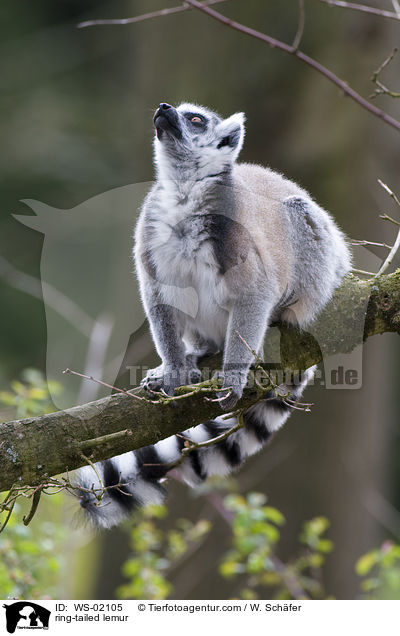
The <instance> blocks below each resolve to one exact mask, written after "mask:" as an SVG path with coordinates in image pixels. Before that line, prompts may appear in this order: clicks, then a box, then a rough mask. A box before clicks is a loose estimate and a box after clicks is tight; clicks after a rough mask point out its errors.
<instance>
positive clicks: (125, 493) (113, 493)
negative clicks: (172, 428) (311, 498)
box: [78, 367, 315, 528]
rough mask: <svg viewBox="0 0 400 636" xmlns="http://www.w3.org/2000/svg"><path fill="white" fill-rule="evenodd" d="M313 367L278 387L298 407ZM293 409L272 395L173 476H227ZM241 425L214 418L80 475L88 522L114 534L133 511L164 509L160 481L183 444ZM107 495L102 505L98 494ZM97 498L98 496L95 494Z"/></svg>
mask: <svg viewBox="0 0 400 636" xmlns="http://www.w3.org/2000/svg"><path fill="white" fill-rule="evenodd" d="M314 371H315V367H311V368H310V369H307V370H306V371H305V372H304V373H303V374H302V375H301V376H299V378H298V379H297V381H296V382H293V383H290V384H289V383H287V384H282V385H280V386H279V393H280V394H281V395H287V394H290V400H291V401H294V402H296V401H298V400H299V399H300V397H301V395H302V393H303V390H304V388H305V387H306V385H307V384H308V382H309V381H310V380H311V378H312V377H313V376H314ZM291 412H292V406H290V405H289V404H288V403H287V402H286V401H285V400H283V399H282V398H278V397H276V395H275V393H273V392H271V393H270V397H267V398H266V399H263V400H260V401H259V402H257V404H255V405H254V406H251V407H250V408H249V409H247V410H246V411H245V412H244V414H243V421H244V427H243V428H240V429H239V430H237V431H236V432H234V433H232V434H231V435H230V436H229V437H227V438H225V439H223V440H221V441H219V442H216V443H215V444H214V445H211V446H209V447H203V448H197V449H194V450H192V451H191V452H189V453H188V454H187V455H186V456H185V457H184V459H183V461H181V462H180V463H179V464H178V465H177V466H176V467H175V468H174V470H175V471H176V472H178V473H179V476H180V477H181V478H182V479H183V480H184V481H185V482H186V483H188V484H189V485H190V486H195V485H196V484H199V483H200V482H202V481H204V480H205V479H207V477H210V476H211V475H228V474H229V473H230V472H232V471H233V470H235V469H237V468H238V467H239V466H240V465H241V464H242V463H243V462H244V461H245V460H246V459H247V457H250V456H251V455H254V454H255V453H257V452H258V451H259V450H260V449H261V448H262V447H263V446H264V445H265V444H266V443H267V442H268V440H269V439H270V438H271V436H272V435H273V434H274V433H275V432H276V431H278V430H279V429H280V428H281V427H282V426H283V424H284V423H285V422H286V420H287V418H288V417H289V415H290V413H291ZM236 424H237V419H236V418H235V417H232V418H229V419H223V416H221V417H216V418H215V419H214V420H209V421H208V422H205V423H204V424H199V425H198V426H195V427H193V428H189V429H187V430H186V431H183V433H181V434H180V435H179V436H177V435H173V436H171V437H167V438H165V439H163V440H161V441H160V442H157V443H156V444H154V445H152V446H145V447H143V448H140V449H138V450H135V451H130V452H128V453H124V454H123V455H118V456H117V457H113V458H112V459H107V460H106V461H103V462H99V463H97V464H95V468H96V470H94V469H93V468H92V467H91V466H85V467H84V468H81V469H80V470H79V471H78V486H81V487H82V488H84V489H85V490H81V491H80V503H81V506H82V508H83V509H84V511H85V513H86V515H85V516H86V518H87V519H88V520H89V521H91V522H92V524H93V525H94V526H96V527H98V528H111V527H112V526H115V525H118V524H119V523H120V522H121V521H123V519H125V518H127V517H128V516H129V515H130V514H131V513H132V512H133V511H134V510H135V508H138V507H140V506H145V505H146V504H159V503H161V502H162V501H163V500H164V498H165V496H166V494H167V492H166V490H165V488H164V486H163V485H162V483H161V481H162V480H163V478H164V477H165V476H166V475H167V473H168V471H169V470H171V463H172V464H173V463H175V462H177V461H178V460H179V459H180V458H181V456H182V455H181V453H182V449H183V447H184V445H185V440H190V441H192V442H195V443H199V442H205V441H208V440H211V439H213V438H215V437H217V436H218V435H222V434H223V433H225V432H226V431H228V430H230V429H231V428H232V427H233V426H235V425H236ZM102 490H103V496H102V497H101V501H99V500H98V499H97V498H96V494H97V493H100V492H101V491H102ZM95 493H96V494H95Z"/></svg>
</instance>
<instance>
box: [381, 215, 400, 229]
mask: <svg viewBox="0 0 400 636" xmlns="http://www.w3.org/2000/svg"><path fill="white" fill-rule="evenodd" d="M379 218H380V219H382V220H383V221H390V222H391V223H394V225H398V226H399V227H400V221H396V219H392V217H391V216H389V215H388V214H380V215H379Z"/></svg>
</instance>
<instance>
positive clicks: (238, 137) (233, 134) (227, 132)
mask: <svg viewBox="0 0 400 636" xmlns="http://www.w3.org/2000/svg"><path fill="white" fill-rule="evenodd" d="M245 120H246V118H245V115H244V113H235V114H234V115H231V116H230V117H228V119H224V121H222V122H221V123H220V124H218V126H217V129H216V132H217V135H218V138H219V142H218V145H217V148H229V149H231V150H234V156H235V158H236V157H237V156H238V154H239V152H240V150H241V148H242V145H243V140H244V132H245V129H244V122H245Z"/></svg>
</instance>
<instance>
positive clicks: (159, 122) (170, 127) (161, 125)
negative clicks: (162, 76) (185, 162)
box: [153, 102, 182, 139]
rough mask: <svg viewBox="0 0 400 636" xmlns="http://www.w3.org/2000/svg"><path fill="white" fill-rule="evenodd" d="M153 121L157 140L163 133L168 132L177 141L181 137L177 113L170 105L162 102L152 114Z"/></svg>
mask: <svg viewBox="0 0 400 636" xmlns="http://www.w3.org/2000/svg"><path fill="white" fill-rule="evenodd" d="M153 121H154V126H155V128H156V130H157V137H158V138H159V139H161V136H162V133H163V132H168V133H170V134H171V135H173V136H174V137H176V138H178V139H180V138H181V137H182V132H181V127H180V125H179V116H178V113H177V111H176V109H175V108H174V107H173V106H171V105H170V104H166V103H165V102H162V103H161V104H160V105H159V107H158V108H157V110H156V112H155V113H154V118H153Z"/></svg>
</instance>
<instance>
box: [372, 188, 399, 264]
mask: <svg viewBox="0 0 400 636" xmlns="http://www.w3.org/2000/svg"><path fill="white" fill-rule="evenodd" d="M378 183H379V185H381V186H382V188H383V189H384V190H386V192H387V193H388V194H389V196H390V197H391V198H392V199H393V200H394V201H395V202H396V203H397V205H398V206H399V208H400V200H399V198H398V197H397V196H396V195H395V193H394V192H393V191H392V190H391V189H390V188H389V186H388V185H386V183H383V181H381V180H380V179H378ZM399 225H400V223H399ZM399 248H400V228H399V231H398V232H397V237H396V240H395V242H394V245H393V247H392V249H391V250H390V252H389V254H388V255H387V257H386V259H385V260H384V262H383V263H382V265H381V266H380V268H379V271H378V273H377V274H376V275H377V276H380V274H383V273H384V272H386V270H387V269H388V268H389V267H390V265H391V264H392V262H393V259H394V257H395V256H396V253H397V251H398V249H399Z"/></svg>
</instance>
